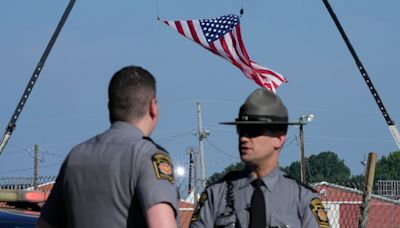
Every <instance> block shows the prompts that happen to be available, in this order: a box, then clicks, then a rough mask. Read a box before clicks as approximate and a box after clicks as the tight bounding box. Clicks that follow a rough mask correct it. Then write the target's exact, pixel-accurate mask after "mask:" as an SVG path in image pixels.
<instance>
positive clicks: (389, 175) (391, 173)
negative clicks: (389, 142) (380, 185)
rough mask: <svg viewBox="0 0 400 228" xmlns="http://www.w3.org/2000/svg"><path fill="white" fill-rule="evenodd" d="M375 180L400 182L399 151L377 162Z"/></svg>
mask: <svg viewBox="0 0 400 228" xmlns="http://www.w3.org/2000/svg"><path fill="white" fill-rule="evenodd" d="M375 180H400V151H396V152H392V153H390V154H389V155H388V156H387V157H385V156H382V158H381V159H379V160H378V162H377V164H376V169H375Z"/></svg>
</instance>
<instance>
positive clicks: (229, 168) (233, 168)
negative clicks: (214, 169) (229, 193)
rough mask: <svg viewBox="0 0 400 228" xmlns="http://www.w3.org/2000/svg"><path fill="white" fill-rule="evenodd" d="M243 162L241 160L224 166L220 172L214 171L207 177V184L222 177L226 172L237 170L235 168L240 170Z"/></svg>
mask: <svg viewBox="0 0 400 228" xmlns="http://www.w3.org/2000/svg"><path fill="white" fill-rule="evenodd" d="M244 166H245V165H244V163H243V162H237V163H235V164H231V165H229V166H228V167H226V168H225V169H224V170H223V171H222V172H220V173H214V174H213V175H211V176H210V177H209V178H208V179H207V186H209V185H211V184H213V183H215V182H217V181H219V180H220V179H221V178H222V177H224V176H225V175H226V174H228V173H229V172H231V171H237V170H242V169H243V168H244Z"/></svg>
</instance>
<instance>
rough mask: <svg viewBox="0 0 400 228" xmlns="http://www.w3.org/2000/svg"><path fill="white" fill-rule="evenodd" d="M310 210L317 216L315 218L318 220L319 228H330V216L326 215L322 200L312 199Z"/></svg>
mask: <svg viewBox="0 0 400 228" xmlns="http://www.w3.org/2000/svg"><path fill="white" fill-rule="evenodd" d="M310 208H311V211H312V213H313V214H314V215H315V218H317V221H318V224H319V226H320V227H321V228H329V220H328V216H327V215H326V212H325V209H324V206H323V205H322V203H321V200H320V199H319V198H314V199H312V200H311V203H310Z"/></svg>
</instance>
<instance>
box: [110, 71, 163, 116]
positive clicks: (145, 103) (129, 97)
mask: <svg viewBox="0 0 400 228" xmlns="http://www.w3.org/2000/svg"><path fill="white" fill-rule="evenodd" d="M155 96H156V80H155V78H154V77H153V75H151V73H150V72H148V71H147V70H145V69H143V68H142V67H138V66H127V67H124V68H122V69H121V70H119V71H118V72H116V73H115V74H114V75H113V77H112V78H111V81H110V84H109V86H108V99H109V100H108V109H109V111H110V122H111V123H113V122H115V121H130V120H136V119H140V118H142V117H143V116H144V114H145V112H146V109H148V107H149V104H150V101H151V99H153V98H154V97H155Z"/></svg>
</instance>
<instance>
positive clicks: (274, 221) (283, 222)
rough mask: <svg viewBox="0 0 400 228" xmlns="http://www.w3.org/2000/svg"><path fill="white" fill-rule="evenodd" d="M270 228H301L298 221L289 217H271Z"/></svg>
mask: <svg viewBox="0 0 400 228" xmlns="http://www.w3.org/2000/svg"><path fill="white" fill-rule="evenodd" d="M269 227H270V228H289V227H290V228H301V223H300V220H299V219H297V221H296V220H295V219H294V218H291V217H290V216H287V215H286V216H276V215H272V216H271V222H270V226H269Z"/></svg>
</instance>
